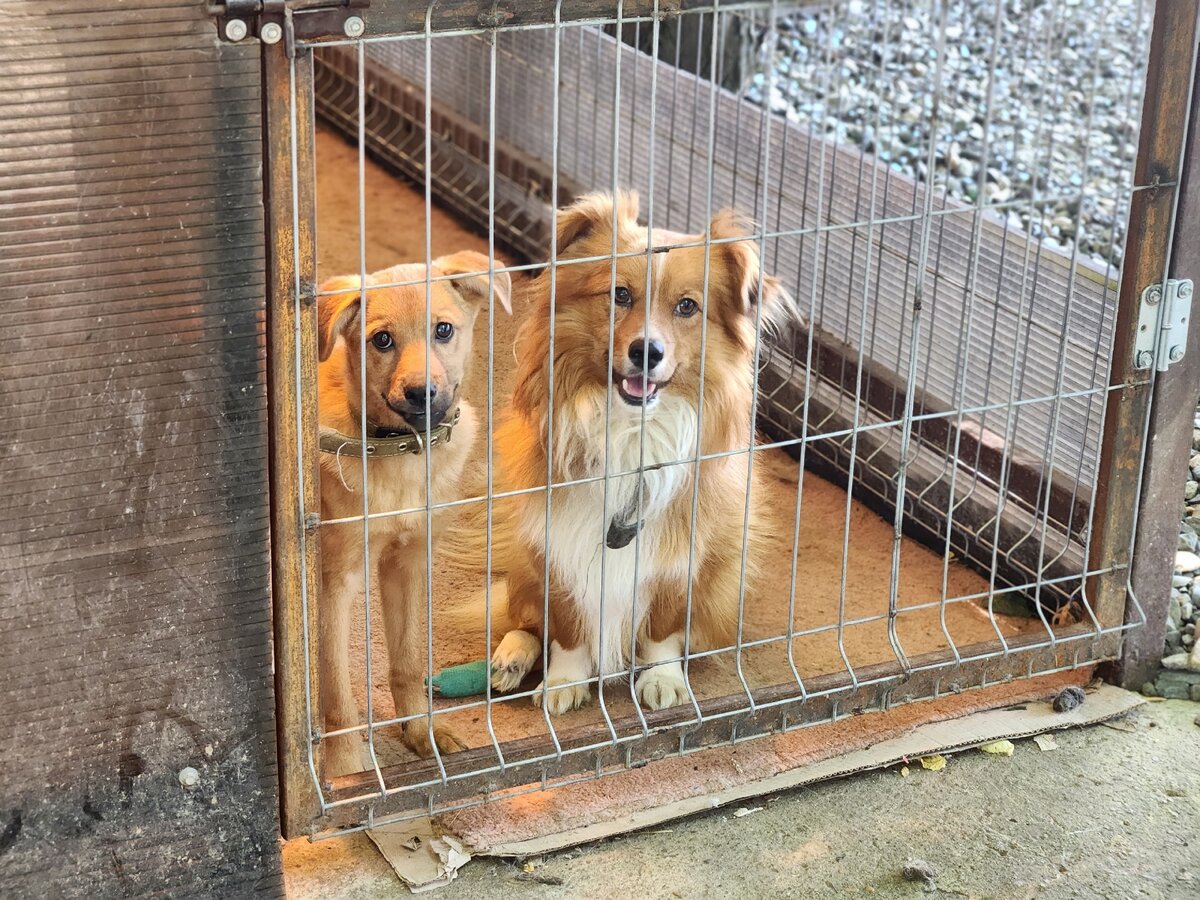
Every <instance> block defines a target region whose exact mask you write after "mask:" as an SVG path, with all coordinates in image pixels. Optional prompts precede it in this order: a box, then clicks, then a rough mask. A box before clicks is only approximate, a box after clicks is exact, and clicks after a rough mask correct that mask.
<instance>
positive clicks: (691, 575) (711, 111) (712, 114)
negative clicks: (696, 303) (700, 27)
mask: <svg viewBox="0 0 1200 900" xmlns="http://www.w3.org/2000/svg"><path fill="white" fill-rule="evenodd" d="M720 7H721V3H720V0H713V10H712V15H713V23H712V39H711V40H712V48H711V54H712V56H711V58H712V59H713V60H716V58H717V38H718V32H719V30H720V29H719V28H718V24H719V21H718V20H719V19H720V16H721V8H720ZM711 71H712V69H710V72H711ZM710 85H711V87H710V90H709V105H708V178H707V181H706V187H705V195H704V204H705V206H704V271H703V274H702V282H701V283H702V293H703V298H702V299H703V309H702V310H701V312H703V313H704V318H703V319H701V320H700V371H699V378H698V380H699V388H698V392H697V400H696V456H695V460H694V462H693V468H692V517H691V523H690V525H691V527H690V528H689V529H688V565H687V603H686V609H685V611H684V625H683V683H684V684H685V685H687V690H688V697H689V698H690V699H691V701H692V710H693V711H694V712H695V713H696V721H697V723H701V722H703V721H704V713H702V712H701V711H700V703H699V701H698V700H697V699H696V692H695V691H694V690H693V689H692V679H691V677H690V671H689V669H690V663H691V642H692V595H693V592H694V591H693V588H694V582H695V577H696V576H695V568H696V520H697V518H698V517H699V513H700V461H701V458H702V457H703V454H704V362H705V356H706V355H707V354H706V353H705V350H706V348H707V341H708V309H709V307H708V293H709V291H708V288H709V275H710V270H711V262H712V207H713V164H714V162H715V157H716V141H717V92H718V90H719V87H718V84H717V81H716V78H715V77H714V78H713V79H712V80H711V81H710ZM699 89H700V79H699V78H697V79H696V92H697V93H699Z"/></svg>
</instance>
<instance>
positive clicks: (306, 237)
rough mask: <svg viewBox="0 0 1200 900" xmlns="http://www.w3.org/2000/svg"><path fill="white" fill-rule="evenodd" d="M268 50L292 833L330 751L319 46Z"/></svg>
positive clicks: (305, 819)
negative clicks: (324, 595)
mask: <svg viewBox="0 0 1200 900" xmlns="http://www.w3.org/2000/svg"><path fill="white" fill-rule="evenodd" d="M263 49H264V53H263V90H264V98H263V103H264V109H265V113H264V121H265V126H266V133H265V134H266V141H265V146H264V152H263V162H264V167H265V179H266V192H265V204H266V208H267V224H268V230H267V234H268V241H269V243H268V253H267V360H268V378H267V386H268V391H269V397H270V405H269V408H270V411H271V416H270V422H271V432H270V434H271V573H272V578H271V584H272V601H273V602H272V608H273V612H274V626H275V684H276V719H277V721H278V723H279V770H280V778H279V782H280V795H281V797H280V799H281V803H282V813H281V823H282V828H283V834H284V837H295V836H297V835H301V834H306V833H308V831H309V828H310V826H311V823H312V821H313V819H314V818H315V817H316V815H317V814H318V812H319V808H320V806H319V798H318V795H317V784H316V781H315V780H314V777H313V773H314V770H315V771H317V772H319V771H320V768H319V763H320V760H319V759H314V754H315V753H317V750H316V749H314V746H313V741H312V738H311V735H312V732H313V728H312V724H313V722H316V721H319V719H317V718H314V717H315V716H316V715H317V710H319V709H320V704H319V702H318V698H319V696H320V692H319V685H318V683H317V671H318V670H317V666H316V664H315V663H316V653H315V647H316V605H315V603H316V598H317V592H318V590H319V586H320V568H319V566H318V558H317V547H318V545H317V541H316V539H315V535H311V536H310V532H308V531H307V530H306V527H305V516H306V514H308V513H312V514H314V515H315V514H318V513H319V511H320V476H319V472H318V469H317V464H316V460H317V456H316V454H317V448H316V435H317V422H316V413H317V404H316V396H315V392H316V371H317V359H316V353H317V340H316V303H315V302H313V300H314V299H315V297H316V285H315V279H316V259H317V254H316V232H315V224H316V196H315V192H316V177H315V171H314V153H315V148H314V146H313V142H314V140H315V136H314V129H315V125H314V121H313V97H312V54H311V53H310V52H300V53H298V54H297V56H296V59H295V61H294V66H295V71H294V73H293V72H292V64H293V61H292V60H289V59H288V57H287V55H286V51H285V48H284V44H283V43H282V42H280V43H279V44H276V45H274V46H266V47H264V48H263ZM293 75H294V80H293ZM293 122H294V123H295V131H294V133H293ZM293 149H294V151H295V170H293ZM297 291H299V296H297ZM301 298H306V299H301ZM297 333H299V341H298V342H297ZM297 343H299V348H297ZM310 697H311V701H312V705H311V707H310V704H309V698H310Z"/></svg>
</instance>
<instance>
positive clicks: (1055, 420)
mask: <svg viewBox="0 0 1200 900" xmlns="http://www.w3.org/2000/svg"><path fill="white" fill-rule="evenodd" d="M1101 15H1102V16H1103V24H1102V25H1101V28H1102V29H1103V28H1104V27H1106V26H1107V24H1108V15H1107V13H1106V12H1101ZM1099 69H1100V54H1099V53H1093V54H1092V65H1091V96H1092V99H1093V100H1094V99H1095V93H1096V82H1097V80H1098V78H1097V76H1098V74H1099ZM1094 111H1095V104H1094V103H1089V104H1088V112H1087V116H1086V118H1085V124H1084V129H1083V133H1084V138H1083V153H1082V158H1081V160H1080V166H1081V167H1082V169H1083V178H1082V182H1081V184H1080V188H1079V194H1078V204H1077V205H1076V209H1075V240H1074V241H1073V242H1072V245H1071V260H1070V263H1069V268H1068V275H1067V294H1066V303H1065V304H1064V306H1063V315H1062V322H1061V326H1060V329H1061V330H1060V337H1059V345H1058V356H1059V360H1058V366H1057V369H1056V371H1055V376H1054V391H1053V394H1054V400H1053V401H1052V405H1051V410H1052V411H1051V418H1050V426H1049V428H1050V435H1049V437H1050V440H1049V447H1048V448H1047V451H1046V457H1045V459H1044V460H1043V465H1044V467H1045V478H1044V491H1043V493H1044V495H1045V496H1044V500H1043V502H1042V510H1041V519H1042V534H1041V538H1040V540H1039V541H1038V561H1037V568H1036V569H1035V571H1034V574H1035V578H1036V581H1037V586H1036V587H1035V588H1034V590H1033V602H1034V605H1035V606H1036V607H1038V608H1040V607H1041V596H1042V579H1043V578H1045V574H1046V539H1047V537H1048V535H1049V529H1050V498H1051V497H1052V495H1053V491H1052V490H1051V488H1052V486H1053V485H1052V474H1053V472H1054V469H1055V454H1056V452H1057V449H1058V429H1059V424H1060V421H1061V415H1062V403H1063V398H1062V393H1063V383H1064V378H1065V376H1066V366H1067V335H1068V332H1069V329H1070V326H1071V314H1072V312H1073V311H1074V299H1075V282H1076V279H1077V277H1078V275H1079V223H1080V220H1081V219H1082V217H1083V201H1084V196H1085V194H1086V192H1087V174H1088V169H1089V168H1090V163H1091V141H1090V140H1089V138H1090V137H1091V133H1092V122H1093V121H1094ZM1080 580H1081V583H1082V580H1083V579H1082V578H1081V579H1080ZM1088 613H1089V614H1091V610H1090V609H1089V610H1088ZM1092 621H1093V623H1094V624H1095V627H1096V631H1097V634H1099V630H1100V623H1099V621H1097V620H1096V618H1095V616H1094V615H1093V616H1092Z"/></svg>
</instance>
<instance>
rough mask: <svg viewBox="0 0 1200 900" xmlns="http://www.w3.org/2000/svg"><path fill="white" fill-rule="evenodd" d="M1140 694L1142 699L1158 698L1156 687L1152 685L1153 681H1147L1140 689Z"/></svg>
mask: <svg viewBox="0 0 1200 900" xmlns="http://www.w3.org/2000/svg"><path fill="white" fill-rule="evenodd" d="M1141 693H1142V696H1143V697H1158V696H1160V695H1159V693H1158V687H1157V686H1156V685H1155V684H1154V682H1153V681H1147V682H1146V683H1145V684H1143V685H1142V687H1141Z"/></svg>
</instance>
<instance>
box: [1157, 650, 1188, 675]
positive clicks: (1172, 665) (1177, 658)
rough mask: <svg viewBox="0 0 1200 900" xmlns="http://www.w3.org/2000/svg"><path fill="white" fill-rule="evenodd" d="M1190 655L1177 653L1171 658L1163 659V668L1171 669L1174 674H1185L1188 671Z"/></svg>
mask: <svg viewBox="0 0 1200 900" xmlns="http://www.w3.org/2000/svg"><path fill="white" fill-rule="evenodd" d="M1187 664H1188V655H1187V654H1186V653H1175V654H1173V655H1171V656H1167V657H1164V658H1163V661H1162V667H1163V668H1164V669H1170V670H1171V671H1173V672H1183V671H1184V670H1186V669H1187Z"/></svg>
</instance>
